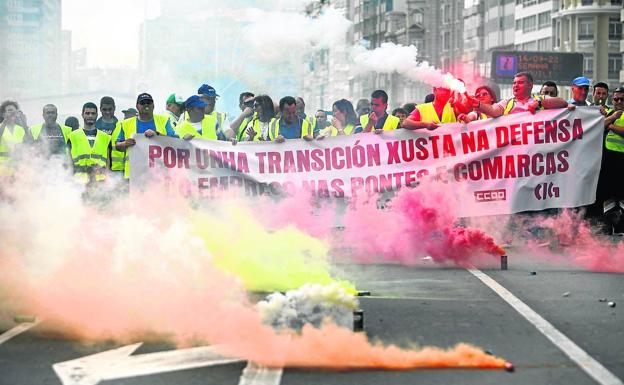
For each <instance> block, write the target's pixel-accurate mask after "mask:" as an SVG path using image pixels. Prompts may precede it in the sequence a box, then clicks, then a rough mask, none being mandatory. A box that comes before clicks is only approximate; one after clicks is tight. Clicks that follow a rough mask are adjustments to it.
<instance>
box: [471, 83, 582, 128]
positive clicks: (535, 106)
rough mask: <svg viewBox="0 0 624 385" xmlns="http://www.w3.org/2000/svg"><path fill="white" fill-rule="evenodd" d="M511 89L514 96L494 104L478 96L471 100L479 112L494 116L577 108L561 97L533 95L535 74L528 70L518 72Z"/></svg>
mask: <svg viewBox="0 0 624 385" xmlns="http://www.w3.org/2000/svg"><path fill="white" fill-rule="evenodd" d="M511 89H512V91H513V98H509V99H503V100H501V101H500V102H498V103H495V104H492V105H489V104H485V103H481V102H480V101H479V100H477V99H476V98H470V102H471V104H472V107H474V108H475V109H476V110H477V112H482V113H484V114H486V115H487V116H490V117H492V118H498V117H499V116H502V115H509V114H516V113H519V112H526V111H528V112H530V113H532V114H534V113H535V112H536V111H537V110H542V109H544V110H548V109H556V108H566V107H567V108H568V109H574V108H575V106H574V105H568V103H567V102H566V101H565V100H563V99H561V98H553V97H546V96H542V95H531V91H532V90H533V76H532V75H531V74H530V73H528V72H518V73H517V74H516V76H514V80H513V85H512V88H511Z"/></svg>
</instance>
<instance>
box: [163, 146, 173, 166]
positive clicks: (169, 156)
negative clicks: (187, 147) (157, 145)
mask: <svg viewBox="0 0 624 385" xmlns="http://www.w3.org/2000/svg"><path fill="white" fill-rule="evenodd" d="M163 164H164V165H165V167H167V168H174V167H175V165H176V149H175V148H173V147H165V148H164V149H163Z"/></svg>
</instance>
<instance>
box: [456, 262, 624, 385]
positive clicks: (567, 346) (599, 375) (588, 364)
mask: <svg viewBox="0 0 624 385" xmlns="http://www.w3.org/2000/svg"><path fill="white" fill-rule="evenodd" d="M467 270H468V271H469V272H470V273H471V274H472V275H474V276H475V277H477V278H479V280H481V282H483V283H484V284H485V285H487V286H488V287H489V288H490V289H492V290H493V291H494V292H495V293H496V294H498V295H499V296H500V297H501V298H502V299H504V300H505V301H506V302H507V303H508V304H509V305H511V307H513V308H514V309H516V311H517V312H518V313H520V315H522V316H523V317H524V318H526V319H527V321H529V322H530V323H532V324H533V326H535V327H536V328H537V330H539V331H540V332H541V333H542V334H543V335H544V336H546V338H548V339H549V340H550V341H551V342H552V343H553V344H555V346H557V347H558V348H559V349H561V351H562V352H563V353H565V355H567V356H568V357H570V359H571V360H572V361H574V362H576V364H577V365H578V366H579V367H580V368H581V369H583V370H584V371H585V372H586V373H587V374H588V375H589V376H590V377H591V378H593V379H594V380H596V382H598V383H599V384H601V385H624V384H623V383H622V381H621V380H620V379H619V378H617V377H616V376H615V375H613V373H611V372H610V371H609V370H608V369H607V368H605V367H604V366H602V365H601V364H600V363H599V362H598V361H596V360H595V359H593V358H592V357H591V356H590V355H589V354H587V352H585V351H584V350H583V349H581V348H580V347H579V346H578V345H576V344H575V343H574V342H573V341H572V340H571V339H569V338H568V337H566V336H565V334H563V333H561V332H560V331H559V330H557V329H556V328H555V327H554V326H553V325H552V324H551V323H550V322H548V321H546V320H545V319H544V318H542V316H540V315H539V314H537V313H536V312H535V311H534V310H533V309H531V308H530V307H529V306H528V305H526V304H525V303H524V302H522V301H521V300H520V299H518V298H517V297H516V296H515V295H513V294H512V293H511V292H510V291H509V290H507V289H505V288H504V287H503V286H502V285H501V284H499V283H498V282H496V281H495V280H494V279H492V278H491V277H490V276H489V275H487V274H485V273H484V272H482V271H481V270H479V269H476V268H472V269H467Z"/></svg>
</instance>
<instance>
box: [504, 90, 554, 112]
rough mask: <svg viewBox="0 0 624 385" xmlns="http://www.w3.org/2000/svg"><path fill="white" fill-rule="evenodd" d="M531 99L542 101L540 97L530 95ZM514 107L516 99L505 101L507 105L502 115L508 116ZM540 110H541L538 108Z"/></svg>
mask: <svg viewBox="0 0 624 385" xmlns="http://www.w3.org/2000/svg"><path fill="white" fill-rule="evenodd" d="M531 98H532V99H533V100H537V101H540V100H543V99H544V98H543V97H542V96H541V95H531ZM515 105H516V98H515V97H514V98H511V99H509V100H508V101H507V104H506V105H505V110H504V111H503V115H509V113H510V112H511V110H513V108H514V106H515ZM540 109H543V107H542V108H540Z"/></svg>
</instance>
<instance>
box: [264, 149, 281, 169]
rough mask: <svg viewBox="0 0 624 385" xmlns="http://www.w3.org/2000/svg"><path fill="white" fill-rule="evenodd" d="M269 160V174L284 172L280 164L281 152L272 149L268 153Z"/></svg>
mask: <svg viewBox="0 0 624 385" xmlns="http://www.w3.org/2000/svg"><path fill="white" fill-rule="evenodd" d="M267 158H268V160H269V174H280V173H281V172H282V166H280V153H279V152H275V151H271V152H269V153H267Z"/></svg>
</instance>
